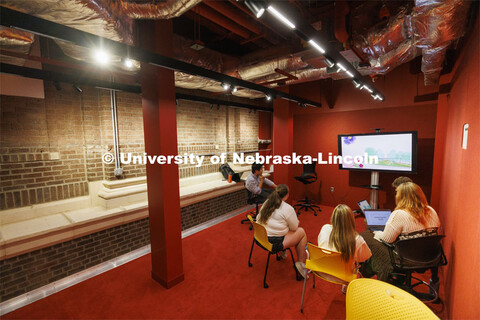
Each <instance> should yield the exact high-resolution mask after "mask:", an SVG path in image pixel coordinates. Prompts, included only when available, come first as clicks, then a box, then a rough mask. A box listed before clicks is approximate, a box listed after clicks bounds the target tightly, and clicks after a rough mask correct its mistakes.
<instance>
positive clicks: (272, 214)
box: [256, 184, 307, 277]
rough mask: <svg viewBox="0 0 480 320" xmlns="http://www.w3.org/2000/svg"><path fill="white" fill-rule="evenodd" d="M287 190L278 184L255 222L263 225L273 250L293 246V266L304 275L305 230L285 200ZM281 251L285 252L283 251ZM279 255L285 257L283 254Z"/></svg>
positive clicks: (284, 186)
mask: <svg viewBox="0 0 480 320" xmlns="http://www.w3.org/2000/svg"><path fill="white" fill-rule="evenodd" d="M288 192H289V190H288V187H287V186H286V185H284V184H280V185H278V186H277V187H276V188H275V191H273V192H272V193H271V194H270V196H269V197H268V199H267V201H265V203H264V205H263V206H262V209H261V210H260V212H259V213H258V216H257V218H256V219H257V223H259V224H261V225H263V226H264V227H265V229H266V230H267V235H268V240H269V241H270V242H271V243H272V244H273V249H274V250H275V251H282V250H283V249H284V248H290V247H295V251H296V252H297V259H298V261H297V262H295V267H296V268H297V271H298V272H299V273H300V274H301V275H302V276H303V277H304V276H305V274H306V268H305V259H306V254H305V245H306V244H307V235H306V234H305V230H303V228H301V227H299V226H298V224H299V221H298V218H297V214H296V213H295V210H294V209H293V207H292V206H291V205H289V204H288V203H286V202H285V201H286V200H287V198H288ZM283 253H285V252H284V251H283ZM281 256H282V257H283V258H285V255H281Z"/></svg>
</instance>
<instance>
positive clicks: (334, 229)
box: [318, 204, 372, 262]
mask: <svg viewBox="0 0 480 320" xmlns="http://www.w3.org/2000/svg"><path fill="white" fill-rule="evenodd" d="M330 223H331V224H326V225H324V226H323V227H322V230H321V231H320V233H319V234H318V246H319V247H321V248H325V249H328V250H332V251H338V252H340V253H341V254H342V260H343V261H345V262H348V261H350V259H352V258H353V260H354V261H356V262H363V261H365V260H367V259H368V258H370V256H371V255H372V253H371V252H370V249H369V248H368V246H367V244H366V243H365V240H363V238H362V236H360V235H359V234H358V233H357V232H356V231H355V220H354V218H353V212H352V209H350V207H349V206H347V205H346V204H339V205H338V206H336V207H335V209H334V210H333V213H332V217H331V218H330Z"/></svg>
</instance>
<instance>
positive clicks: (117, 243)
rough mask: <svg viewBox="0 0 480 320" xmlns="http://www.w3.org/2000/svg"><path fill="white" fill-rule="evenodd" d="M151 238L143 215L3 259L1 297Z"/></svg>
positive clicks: (117, 254) (92, 262)
mask: <svg viewBox="0 0 480 320" xmlns="http://www.w3.org/2000/svg"><path fill="white" fill-rule="evenodd" d="M149 242H150V233H149V226H148V219H142V220H139V221H135V222H132V223H128V224H125V225H122V226H117V227H114V228H111V229H108V230H103V231H100V232H96V233H93V234H90V235H87V236H84V237H81V238H77V239H74V240H70V241H67V242H63V243H59V244H56V245H54V246H51V247H47V248H43V249H40V250H36V251H32V252H28V253H25V254H22V255H20V256H16V257H13V258H10V259H6V260H2V261H0V270H2V272H1V274H0V301H6V300H8V299H11V298H13V297H16V296H19V295H21V294H24V293H26V292H29V291H31V290H34V289H37V288H40V287H42V286H44V285H47V284H49V283H51V282H54V281H57V280H60V279H62V278H65V277H67V276H69V275H72V274H74V273H77V272H79V271H82V270H85V269H87V268H90V267H92V266H94V265H97V264H99V263H102V262H105V261H107V260H110V259H113V258H115V257H117V256H120V255H122V254H125V253H128V252H130V251H132V250H135V249H138V248H141V247H143V246H145V245H147V244H148V243H149Z"/></svg>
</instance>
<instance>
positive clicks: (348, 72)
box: [347, 70, 355, 78]
mask: <svg viewBox="0 0 480 320" xmlns="http://www.w3.org/2000/svg"><path fill="white" fill-rule="evenodd" d="M347 74H348V75H349V76H350V77H352V78H353V77H355V76H354V75H353V73H351V72H350V71H348V70H347Z"/></svg>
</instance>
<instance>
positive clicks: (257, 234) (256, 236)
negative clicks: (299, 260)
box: [248, 216, 302, 289]
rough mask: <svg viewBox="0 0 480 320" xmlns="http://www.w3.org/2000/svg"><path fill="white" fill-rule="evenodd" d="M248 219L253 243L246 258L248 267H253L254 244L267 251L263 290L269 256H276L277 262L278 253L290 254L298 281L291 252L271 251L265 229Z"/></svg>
mask: <svg viewBox="0 0 480 320" xmlns="http://www.w3.org/2000/svg"><path fill="white" fill-rule="evenodd" d="M248 219H249V220H250V222H251V223H252V226H253V242H252V248H251V249H250V256H249V257H248V266H249V267H252V266H253V264H252V263H251V259H252V252H253V247H254V245H255V244H257V245H258V246H259V247H260V248H262V249H263V250H266V251H268V257H267V265H266V266H265V275H264V276H263V287H264V288H265V289H266V288H268V284H267V272H268V263H269V261H270V256H271V255H273V254H275V255H277V260H279V259H280V258H279V256H278V253H279V252H281V251H286V250H288V251H289V252H290V256H291V257H292V262H293V269H294V270H295V275H296V278H297V281H300V280H301V277H302V276H301V275H300V274H299V273H298V271H297V268H295V259H294V258H293V253H292V250H291V249H290V248H284V249H283V250H281V251H275V250H273V244H271V243H270V241H268V236H267V230H266V229H265V227H264V226H262V225H261V224H258V223H256V222H255V221H253V218H252V217H251V216H248Z"/></svg>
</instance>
